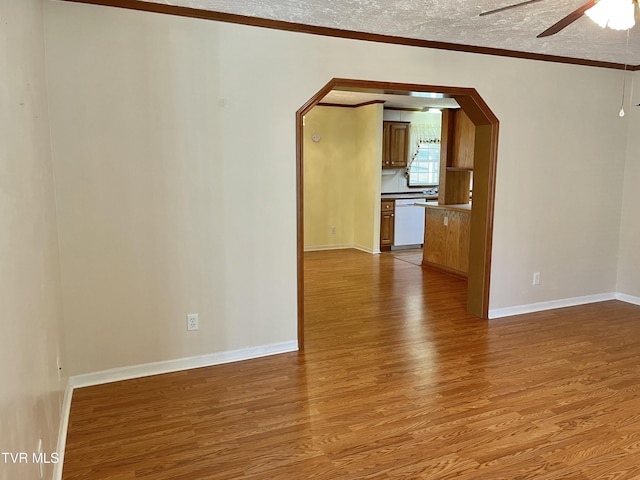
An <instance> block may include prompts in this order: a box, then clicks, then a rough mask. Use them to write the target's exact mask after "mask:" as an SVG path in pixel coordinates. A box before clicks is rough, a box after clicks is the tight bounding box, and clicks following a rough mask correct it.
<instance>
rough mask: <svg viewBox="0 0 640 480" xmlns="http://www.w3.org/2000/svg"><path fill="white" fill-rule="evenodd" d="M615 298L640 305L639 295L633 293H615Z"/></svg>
mask: <svg viewBox="0 0 640 480" xmlns="http://www.w3.org/2000/svg"><path fill="white" fill-rule="evenodd" d="M616 300H620V301H621V302H627V303H631V304H633V305H640V297H634V296H633V295H627V294H626V293H620V292H618V293H616Z"/></svg>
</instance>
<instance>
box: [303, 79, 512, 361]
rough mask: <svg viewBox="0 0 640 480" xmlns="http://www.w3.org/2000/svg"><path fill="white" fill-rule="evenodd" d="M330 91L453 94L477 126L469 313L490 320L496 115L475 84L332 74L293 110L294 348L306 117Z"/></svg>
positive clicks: (469, 275)
mask: <svg viewBox="0 0 640 480" xmlns="http://www.w3.org/2000/svg"><path fill="white" fill-rule="evenodd" d="M333 89H341V90H351V91H363V92H370V93H379V94H394V95H411V94H412V93H438V94H442V95H443V96H445V97H450V98H454V99H455V100H456V101H457V102H458V104H459V105H460V108H461V109H462V110H463V111H464V112H465V114H466V115H467V116H468V117H469V119H470V120H471V121H472V122H473V124H474V125H475V126H476V135H475V136H476V138H475V151H474V154H475V157H474V168H473V203H472V215H471V231H470V237H471V241H470V247H469V273H468V279H467V312H468V313H469V314H471V315H474V316H476V317H479V318H481V319H488V318H489V286H490V280H491V249H492V243H493V215H494V202H495V187H496V164H497V160H498V131H499V123H500V122H499V121H498V118H497V117H496V116H495V115H494V113H493V112H492V111H491V109H490V108H489V106H488V105H487V104H486V103H485V101H484V100H483V99H482V97H481V96H480V94H479V93H478V92H477V91H476V89H474V88H462V87H446V86H437V85H419V84H410V83H394V82H377V81H369V80H354V79H345V78H334V79H332V80H331V81H330V82H328V83H327V84H326V85H325V86H324V87H323V88H322V89H320V90H319V91H318V93H316V94H315V95H314V96H313V97H311V98H310V99H309V100H308V101H307V102H306V103H305V104H304V105H303V106H302V107H300V109H299V110H298V111H297V112H296V197H297V201H296V221H297V256H298V257H297V260H298V263H297V270H298V275H297V276H298V348H299V350H304V177H303V172H304V152H303V150H304V137H303V136H304V127H303V119H304V116H305V115H306V114H307V113H308V112H309V110H311V109H312V108H313V107H314V106H316V105H317V104H318V103H319V102H320V101H321V100H322V98H324V97H325V95H327V93H329V92H330V91H331V90H333Z"/></svg>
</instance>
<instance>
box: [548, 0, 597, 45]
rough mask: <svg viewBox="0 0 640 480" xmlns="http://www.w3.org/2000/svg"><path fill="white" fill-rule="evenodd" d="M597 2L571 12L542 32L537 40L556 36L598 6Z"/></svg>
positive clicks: (590, 2) (592, 1) (588, 3)
mask: <svg viewBox="0 0 640 480" xmlns="http://www.w3.org/2000/svg"><path fill="white" fill-rule="evenodd" d="M596 2H597V0H589V1H588V2H587V3H585V4H584V5H582V6H581V7H580V8H577V9H575V10H574V11H573V12H571V13H570V14H569V15H567V16H566V17H564V18H563V19H562V20H560V21H559V22H557V23H554V24H553V25H551V26H550V27H549V28H547V29H546V30H545V31H544V32H542V33H541V34H540V35H538V36H537V38H542V37H548V36H550V35H555V34H556V33H558V32H559V31H560V30H562V29H563V28H566V27H568V26H569V25H571V24H572V23H573V22H575V21H576V20H578V19H579V18H580V17H581V16H582V15H584V12H586V11H587V10H589V9H590V8H591V7H593V6H594V5H595V4H596Z"/></svg>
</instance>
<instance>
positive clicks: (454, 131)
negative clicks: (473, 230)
mask: <svg viewBox="0 0 640 480" xmlns="http://www.w3.org/2000/svg"><path fill="white" fill-rule="evenodd" d="M475 142H476V127H475V125H474V124H473V122H472V121H471V119H470V118H469V117H468V116H467V115H466V114H465V113H464V111H462V110H451V109H447V110H443V112H442V144H441V146H440V197H439V203H440V204H442V205H450V204H464V203H469V198H470V197H469V191H470V188H471V175H472V172H473V163H474V156H475Z"/></svg>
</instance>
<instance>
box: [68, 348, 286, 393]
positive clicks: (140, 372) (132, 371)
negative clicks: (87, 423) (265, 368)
mask: <svg viewBox="0 0 640 480" xmlns="http://www.w3.org/2000/svg"><path fill="white" fill-rule="evenodd" d="M296 350H298V342H297V341H292V342H283V343H275V344H272V345H263V346H259V347H250V348H243V349H240V350H230V351H226V352H218V353H210V354H207V355H199V356H196V357H188V358H178V359H175V360H166V361H163V362H154V363H146V364H142V365H132V366H128V367H121V368H113V369H111V370H103V371H100V372H93V373H86V374H83V375H75V376H73V377H71V378H69V381H70V382H71V386H72V387H73V388H80V387H89V386H91V385H100V384H103V383H109V382H119V381H121V380H130V379H132V378H140V377H148V376H150V375H159V374H162V373H171V372H177V371H180V370H189V369H191V368H200V367H210V366H213V365H221V364H223V363H231V362H239V361H241V360H250V359H252V358H259V357H266V356H268V355H276V354H278V353H287V352H295V351H296Z"/></svg>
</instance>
